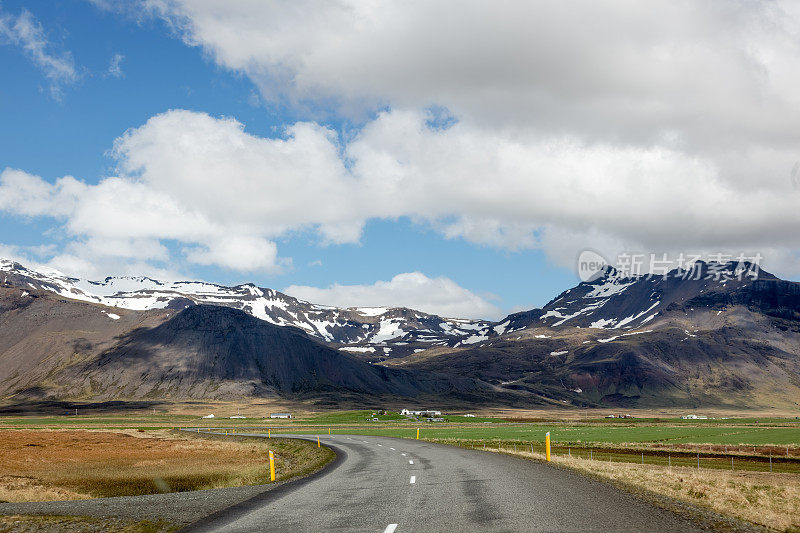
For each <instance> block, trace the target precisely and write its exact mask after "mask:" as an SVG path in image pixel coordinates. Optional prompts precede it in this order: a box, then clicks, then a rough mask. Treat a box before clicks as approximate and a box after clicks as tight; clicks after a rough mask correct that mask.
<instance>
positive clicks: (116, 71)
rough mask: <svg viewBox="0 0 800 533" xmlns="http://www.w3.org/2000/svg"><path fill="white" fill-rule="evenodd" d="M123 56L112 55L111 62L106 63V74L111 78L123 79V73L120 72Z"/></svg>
mask: <svg viewBox="0 0 800 533" xmlns="http://www.w3.org/2000/svg"><path fill="white" fill-rule="evenodd" d="M123 59H125V56H124V55H122V54H114V55H113V56H111V61H109V63H108V70H107V73H108V75H109V76H111V77H113V78H124V77H125V73H124V72H122V60H123Z"/></svg>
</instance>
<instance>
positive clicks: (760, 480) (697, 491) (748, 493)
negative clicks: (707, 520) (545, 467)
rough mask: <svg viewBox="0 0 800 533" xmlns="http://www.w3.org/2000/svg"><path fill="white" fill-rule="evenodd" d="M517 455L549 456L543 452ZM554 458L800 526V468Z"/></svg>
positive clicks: (773, 525)
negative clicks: (739, 468) (792, 470)
mask: <svg viewBox="0 0 800 533" xmlns="http://www.w3.org/2000/svg"><path fill="white" fill-rule="evenodd" d="M504 453H506V452H504ZM512 454H513V453H512ZM513 455H518V456H521V457H526V458H531V459H535V460H540V461H543V460H544V459H545V457H544V455H543V454H540V453H533V454H531V453H529V452H518V453H516V454H513ZM552 459H553V462H554V463H556V464H559V465H562V466H565V467H568V468H572V469H574V470H578V471H581V472H586V473H589V474H592V475H594V476H597V477H600V478H603V479H607V480H611V481H612V482H614V483H616V484H619V485H621V486H623V487H625V488H632V489H635V490H636V491H637V492H639V491H649V492H654V493H656V494H660V495H664V496H668V497H670V498H674V499H676V500H680V501H685V502H689V503H691V504H694V505H697V506H701V507H706V508H708V509H711V510H712V511H715V512H717V513H720V514H723V515H727V516H733V517H736V518H738V519H740V520H744V521H746V522H751V523H753V524H758V525H761V526H764V527H767V528H770V529H774V530H777V531H800V475H797V474H771V473H769V472H743V471H736V472H731V471H727V470H714V469H705V468H703V469H700V470H697V469H694V468H686V467H672V468H669V467H666V466H659V465H639V464H632V463H611V462H605V461H590V460H587V459H578V458H575V457H564V456H553V457H552Z"/></svg>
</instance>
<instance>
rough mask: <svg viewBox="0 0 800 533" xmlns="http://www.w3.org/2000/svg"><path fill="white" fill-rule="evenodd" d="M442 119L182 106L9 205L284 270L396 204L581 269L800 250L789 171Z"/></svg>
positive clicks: (202, 257) (121, 245)
mask: <svg viewBox="0 0 800 533" xmlns="http://www.w3.org/2000/svg"><path fill="white" fill-rule="evenodd" d="M429 119H430V115H429V114H426V113H423V112H418V111H400V110H394V111H387V112H384V113H381V114H379V115H378V116H377V117H376V118H375V119H374V120H373V121H371V122H369V123H367V124H366V125H365V126H364V127H363V128H362V129H361V130H360V132H359V133H358V134H357V135H355V136H354V137H352V138H351V139H349V140H348V141H342V140H341V139H340V138H339V137H338V136H337V135H336V134H335V133H334V132H332V131H331V130H329V129H327V128H325V127H323V126H320V125H317V124H314V123H307V122H300V123H296V124H294V125H292V126H290V127H288V128H287V129H286V132H285V135H284V136H282V137H279V138H263V137H257V136H254V135H250V134H248V133H247V132H245V131H244V127H243V125H242V124H241V123H239V122H237V121H235V120H234V119H231V118H226V117H221V118H214V117H210V116H208V115H206V114H202V113H196V112H190V111H181V110H175V111H169V112H167V113H164V114H161V115H157V116H155V117H153V118H151V119H150V120H149V121H148V122H147V123H146V124H145V125H143V126H141V127H139V128H136V129H132V130H130V131H128V132H127V133H126V134H125V135H123V136H122V137H120V138H119V139H117V141H116V142H115V144H114V151H113V155H114V157H116V158H117V161H118V171H119V175H118V176H115V177H109V178H106V179H104V180H102V181H101V182H100V183H98V184H97V185H88V184H86V183H84V182H82V181H79V180H77V179H75V178H72V177H69V176H67V177H64V178H60V179H58V180H56V181H55V182H54V183H53V184H50V183H48V182H46V181H45V180H43V179H41V178H39V177H36V176H32V175H29V174H27V173H25V172H23V171H19V170H13V169H6V170H5V171H3V173H2V174H0V210H5V211H7V212H10V213H15V214H19V215H24V216H50V217H55V218H57V219H60V220H63V228H64V230H65V231H66V232H67V233H68V234H69V235H71V236H73V237H74V238H75V239H76V240H77V241H80V242H82V243H84V244H85V245H86V246H84V248H83V251H84V252H86V253H91V254H92V255H97V254H99V253H100V250H103V249H104V250H106V251H105V252H104V253H105V255H106V256H108V257H110V256H112V255H113V256H115V257H128V256H129V255H128V254H129V253H130V250H134V249H136V250H139V251H140V252H139V253H140V258H141V259H142V260H152V261H167V260H168V252H166V251H165V248H164V245H163V241H168V240H169V241H177V242H179V243H182V244H183V250H184V252H185V259H186V260H188V261H189V262H190V263H196V264H203V265H207V264H213V265H219V266H222V267H225V268H231V269H237V270H241V271H255V270H258V271H277V270H280V269H281V268H282V267H283V266H285V264H286V260H283V259H281V258H280V257H279V254H278V249H277V246H276V245H275V240H276V239H277V238H279V237H283V236H287V235H289V234H290V233H292V232H297V231H304V230H313V231H316V232H317V233H318V235H319V239H320V241H321V242H323V243H328V242H334V243H355V242H358V241H359V239H360V237H361V230H362V228H363V226H364V224H365V223H366V222H367V221H368V220H370V219H374V218H395V217H409V218H410V219H412V220H415V221H417V222H420V223H426V224H430V225H431V226H432V227H434V228H437V229H438V230H439V231H441V232H442V234H443V235H444V236H446V237H448V238H463V239H466V240H468V241H471V242H474V243H478V244H484V245H491V246H496V247H500V248H506V249H519V248H542V249H544V250H545V251H546V252H547V253H548V254H549V256H550V257H551V259H552V260H553V261H555V262H556V263H558V264H562V265H566V266H572V265H573V262H574V258H575V257H576V256H577V253H578V252H579V251H580V250H581V249H582V248H584V247H587V246H590V247H593V248H598V249H600V250H601V251H604V252H606V253H609V252H610V250H614V251H613V252H611V255H613V253H615V252H616V251H619V250H620V249H628V250H638V249H644V250H650V251H654V250H655V251H671V250H675V249H681V250H683V249H687V248H688V249H690V250H694V249H702V250H708V251H716V250H719V249H723V250H724V249H733V250H735V251H740V250H743V251H751V250H752V251H759V250H765V249H771V250H773V251H774V252H775V253H776V254H779V253H780V254H783V255H784V256H787V253H788V252H790V251H791V250H796V249H798V247H800V232H798V231H797V229H798V228H800V211H798V210H797V209H796V205H797V202H798V200H800V191H798V190H797V189H795V188H793V187H792V184H791V180H789V179H786V180H785V182H784V183H773V184H771V185H772V186H771V187H767V186H765V185H766V184H765V183H764V182H763V181H762V182H761V184H760V185H757V184H755V183H754V184H752V186H751V187H747V188H746V187H737V186H735V184H733V183H731V182H730V181H729V180H726V179H725V177H724V175H723V169H722V168H721V167H720V165H719V164H718V162H717V161H715V160H714V159H713V158H708V157H706V158H703V157H700V156H699V155H689V154H686V153H684V152H681V151H679V150H674V149H668V148H663V147H650V148H643V147H625V148H620V147H615V146H612V145H607V144H601V143H592V144H587V143H585V142H581V141H579V140H577V139H574V138H569V137H562V138H559V139H549V140H543V139H541V138H540V137H538V136H536V135H532V134H527V135H526V134H523V133H521V132H514V133H508V132H497V131H493V130H486V129H483V128H481V127H479V126H477V125H475V124H473V123H470V122H467V121H461V122H457V123H455V124H454V125H452V126H450V127H448V128H445V129H442V128H437V127H432V126H430V125H429V123H428V122H429ZM771 155H772V156H773V157H776V158H783V159H785V160H789V158H790V154H789V153H778V152H775V151H773V152H772V154H771ZM756 157H762V156H761V155H760V154H756ZM102 243H108V245H106V246H103V245H102ZM142 243H148V244H147V245H146V246H145V245H143V244H142ZM90 244H91V246H89V245H90ZM790 255H791V254H789V256H790ZM784 264H785V261H784Z"/></svg>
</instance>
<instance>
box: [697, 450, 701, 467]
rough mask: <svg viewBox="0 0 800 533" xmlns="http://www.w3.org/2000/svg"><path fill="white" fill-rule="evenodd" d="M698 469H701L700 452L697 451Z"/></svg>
mask: <svg viewBox="0 0 800 533" xmlns="http://www.w3.org/2000/svg"><path fill="white" fill-rule="evenodd" d="M697 469H698V470H700V452H697Z"/></svg>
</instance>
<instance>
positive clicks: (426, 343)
mask: <svg viewBox="0 0 800 533" xmlns="http://www.w3.org/2000/svg"><path fill="white" fill-rule="evenodd" d="M0 282H2V283H3V284H5V285H6V286H14V287H19V288H23V289H28V290H31V289H35V290H43V291H49V292H52V293H54V294H58V295H59V296H63V297H65V298H70V299H74V300H80V301H84V302H91V303H96V304H100V305H103V306H107V307H115V308H119V309H130V310H136V311H149V310H155V309H183V308H185V307H186V306H189V305H194V304H212V305H218V306H227V307H233V308H235V309H241V310H242V311H245V312H246V313H248V314H250V315H252V316H254V317H256V318H259V319H261V320H264V321H266V322H269V323H270V324H275V325H277V326H292V327H296V328H299V329H301V330H303V331H305V332H306V333H308V334H309V335H311V336H312V337H315V338H317V339H319V340H322V341H325V342H327V343H328V344H329V345H330V346H332V347H335V348H339V349H341V350H342V351H347V352H350V353H352V354H355V355H360V356H362V358H364V359H365V360H375V361H378V360H382V359H384V358H387V357H398V356H402V355H407V354H410V353H414V352H415V351H421V350H424V349H426V348H429V347H431V346H447V345H451V346H452V345H455V344H458V343H459V342H470V341H469V339H470V337H472V336H473V334H474V332H475V330H478V329H482V328H486V327H488V326H489V325H490V323H489V322H486V321H480V320H468V319H458V318H442V317H439V316H436V315H431V314H427V313H423V312H421V311H415V310H413V309H408V308H405V307H351V308H347V309H341V308H337V307H331V306H325V305H316V304H313V303H309V302H305V301H303V300H298V299H297V298H293V297H291V296H288V295H286V294H283V293H281V292H278V291H275V290H273V289H265V288H260V287H256V286H255V285H252V284H245V285H237V286H234V287H225V286H223V285H215V284H212V283H204V282H201V281H177V282H163V281H158V280H154V279H151V278H147V277H108V278H105V279H104V280H102V281H86V280H81V279H78V278H73V277H69V276H66V275H64V274H62V273H61V272H58V271H55V270H51V269H42V268H40V269H33V268H27V267H25V266H23V265H21V264H19V263H15V262H13V261H9V260H3V259H0Z"/></svg>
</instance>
